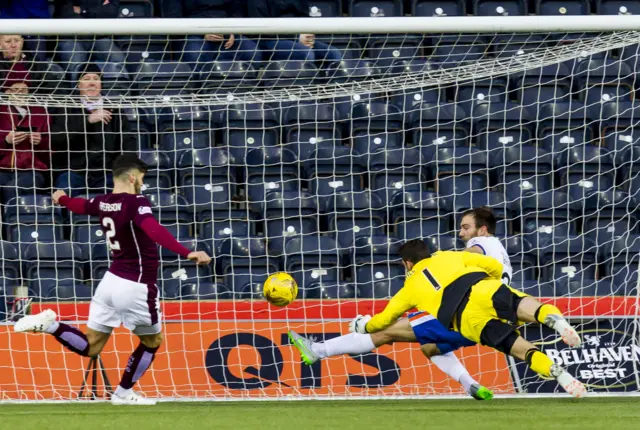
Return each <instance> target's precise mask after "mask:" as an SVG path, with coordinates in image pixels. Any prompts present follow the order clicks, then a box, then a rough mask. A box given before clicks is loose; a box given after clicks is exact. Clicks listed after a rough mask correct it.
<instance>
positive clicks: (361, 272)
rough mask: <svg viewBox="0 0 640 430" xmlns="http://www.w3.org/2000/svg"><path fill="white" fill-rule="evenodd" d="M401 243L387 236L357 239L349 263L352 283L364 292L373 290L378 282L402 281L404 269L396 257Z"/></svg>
mask: <svg viewBox="0 0 640 430" xmlns="http://www.w3.org/2000/svg"><path fill="white" fill-rule="evenodd" d="M400 245H401V243H400V241H399V240H398V239H395V238H391V237H387V236H371V237H360V238H357V239H356V241H355V243H354V245H353V248H352V250H351V255H350V261H351V262H352V264H353V267H352V271H353V274H354V281H355V283H356V285H357V286H358V288H359V289H364V290H365V291H367V290H369V289H372V288H375V284H376V283H378V282H393V280H395V279H404V276H405V269H404V266H403V265H402V261H401V260H400V258H399V256H398V248H399V247H400Z"/></svg>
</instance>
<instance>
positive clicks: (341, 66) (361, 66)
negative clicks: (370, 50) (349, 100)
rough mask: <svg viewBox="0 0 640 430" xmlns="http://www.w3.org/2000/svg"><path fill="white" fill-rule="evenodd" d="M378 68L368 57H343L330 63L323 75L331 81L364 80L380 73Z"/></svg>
mask: <svg viewBox="0 0 640 430" xmlns="http://www.w3.org/2000/svg"><path fill="white" fill-rule="evenodd" d="M380 74H381V73H380V70H379V69H378V67H376V66H375V64H373V62H372V61H370V60H368V59H359V58H358V59H344V60H342V61H340V62H336V63H333V64H331V65H330V66H329V67H328V68H327V71H326V72H325V76H326V78H327V79H328V80H330V81H331V82H333V83H346V82H353V81H365V80H367V79H371V78H373V77H375V76H378V75H380Z"/></svg>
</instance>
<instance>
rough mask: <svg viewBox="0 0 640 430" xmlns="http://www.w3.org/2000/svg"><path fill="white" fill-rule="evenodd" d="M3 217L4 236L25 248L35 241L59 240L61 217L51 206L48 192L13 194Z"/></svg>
mask: <svg viewBox="0 0 640 430" xmlns="http://www.w3.org/2000/svg"><path fill="white" fill-rule="evenodd" d="M3 221H4V225H5V228H6V230H7V236H6V238H7V239H8V240H9V241H11V242H16V243H19V244H20V248H21V249H22V250H23V251H24V250H25V248H26V247H27V246H28V245H29V244H31V243H34V242H53V241H58V240H62V237H63V230H62V225H63V218H62V215H61V212H60V209H59V208H57V207H54V206H53V202H52V201H51V197H50V196H45V195H25V196H19V197H15V198H13V199H11V200H9V202H8V203H7V204H6V205H5V206H4V216H3Z"/></svg>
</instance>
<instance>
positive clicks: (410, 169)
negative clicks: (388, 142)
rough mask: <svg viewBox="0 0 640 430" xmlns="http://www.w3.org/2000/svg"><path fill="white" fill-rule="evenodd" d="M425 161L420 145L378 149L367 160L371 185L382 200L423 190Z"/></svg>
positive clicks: (389, 199)
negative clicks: (406, 192)
mask: <svg viewBox="0 0 640 430" xmlns="http://www.w3.org/2000/svg"><path fill="white" fill-rule="evenodd" d="M425 161H426V157H424V156H423V155H422V152H421V151H420V148H418V147H412V148H402V149H391V150H386V151H385V150H378V151H376V152H375V153H373V154H371V155H370V156H369V157H368V160H367V168H368V169H367V170H368V171H369V187H370V188H371V190H372V191H373V192H374V193H375V194H376V195H377V196H378V197H380V199H381V200H382V201H391V200H392V199H393V196H394V195H395V194H397V193H401V192H405V191H421V189H422V179H423V177H424V176H426V174H425V173H426V172H423V171H422V166H423V165H424V164H425Z"/></svg>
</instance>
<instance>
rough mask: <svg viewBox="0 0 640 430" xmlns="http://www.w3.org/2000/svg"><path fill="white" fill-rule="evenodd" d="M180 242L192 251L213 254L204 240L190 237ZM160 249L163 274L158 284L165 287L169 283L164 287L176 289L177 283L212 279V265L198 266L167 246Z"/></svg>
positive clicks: (161, 271)
mask: <svg viewBox="0 0 640 430" xmlns="http://www.w3.org/2000/svg"><path fill="white" fill-rule="evenodd" d="M180 243H181V244H182V246H184V247H185V248H187V249H188V250H190V251H205V252H206V253H207V254H209V255H211V250H210V249H209V248H208V246H207V245H206V244H205V243H203V242H198V241H197V240H195V239H188V240H182V241H180ZM159 251H160V273H161V276H160V279H159V280H158V282H159V283H158V285H162V286H163V287H164V284H165V283H168V284H169V285H167V286H166V287H164V288H166V289H167V290H173V291H175V290H176V289H177V286H176V285H175V284H180V285H183V284H186V283H198V282H210V281H211V275H212V273H211V266H196V265H194V264H193V263H191V262H188V261H185V260H183V259H181V258H180V256H178V255H176V254H175V253H174V252H172V251H170V250H168V249H167V248H160V250H159ZM172 284H174V285H172Z"/></svg>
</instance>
